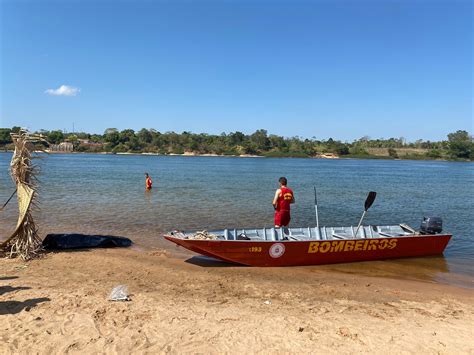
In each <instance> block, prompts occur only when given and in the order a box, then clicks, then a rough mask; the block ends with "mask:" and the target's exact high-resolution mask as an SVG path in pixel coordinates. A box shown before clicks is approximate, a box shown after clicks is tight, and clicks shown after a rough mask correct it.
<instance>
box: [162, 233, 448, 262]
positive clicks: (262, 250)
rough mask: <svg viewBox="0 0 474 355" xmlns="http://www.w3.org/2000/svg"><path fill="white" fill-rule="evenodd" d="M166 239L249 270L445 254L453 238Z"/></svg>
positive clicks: (446, 235) (420, 236) (169, 237)
mask: <svg viewBox="0 0 474 355" xmlns="http://www.w3.org/2000/svg"><path fill="white" fill-rule="evenodd" d="M165 238H166V239H167V240H169V241H171V242H173V243H176V244H177V245H180V246H182V247H184V248H186V249H189V250H191V251H193V252H196V253H199V254H202V255H205V256H210V257H213V258H216V259H220V260H223V261H227V262H231V263H236V264H242V265H248V266H299V265H322V264H336V263H349V262H357V261H369V260H383V259H395V258H407V257H421V256H429V255H439V254H442V253H443V251H444V249H445V248H446V246H447V245H448V242H449V240H450V239H451V235H449V234H444V235H413V236H408V237H407V236H403V237H400V238H374V239H350V240H317V241H315V240H305V241H236V240H195V239H181V238H176V237H173V236H171V235H165Z"/></svg>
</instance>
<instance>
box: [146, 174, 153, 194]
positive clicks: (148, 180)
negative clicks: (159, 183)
mask: <svg viewBox="0 0 474 355" xmlns="http://www.w3.org/2000/svg"><path fill="white" fill-rule="evenodd" d="M152 185H153V181H151V177H150V175H148V173H145V189H147V190H151V188H152Z"/></svg>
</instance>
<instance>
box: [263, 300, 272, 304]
mask: <svg viewBox="0 0 474 355" xmlns="http://www.w3.org/2000/svg"><path fill="white" fill-rule="evenodd" d="M263 303H264V304H272V301H270V300H266V301H265V302H263Z"/></svg>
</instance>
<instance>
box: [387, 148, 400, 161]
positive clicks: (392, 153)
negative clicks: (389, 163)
mask: <svg viewBox="0 0 474 355" xmlns="http://www.w3.org/2000/svg"><path fill="white" fill-rule="evenodd" d="M388 155H389V156H390V157H392V158H395V159H398V154H397V151H396V150H395V149H393V148H388Z"/></svg>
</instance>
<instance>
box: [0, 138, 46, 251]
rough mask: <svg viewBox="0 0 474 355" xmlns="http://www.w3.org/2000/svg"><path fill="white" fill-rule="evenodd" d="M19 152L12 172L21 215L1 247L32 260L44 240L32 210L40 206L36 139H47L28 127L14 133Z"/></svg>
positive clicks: (16, 153) (16, 154)
mask: <svg viewBox="0 0 474 355" xmlns="http://www.w3.org/2000/svg"><path fill="white" fill-rule="evenodd" d="M11 136H12V140H13V144H14V145H15V152H14V153H13V157H12V160H11V162H10V175H11V178H12V180H13V181H14V183H15V185H16V188H17V197H18V207H19V216H18V223H17V226H16V229H15V231H14V232H13V234H12V235H11V237H10V238H8V239H7V240H6V241H4V242H3V243H1V244H0V249H2V250H3V251H4V252H5V253H7V254H8V256H10V257H21V258H22V259H24V260H30V259H32V258H34V257H37V256H39V253H40V252H41V250H42V242H41V239H40V237H39V236H38V228H37V227H36V224H35V221H34V219H33V214H32V211H33V209H34V208H35V207H37V197H38V194H37V179H36V176H37V174H38V170H37V167H36V166H35V165H34V164H33V162H32V159H33V156H32V153H33V152H34V150H35V147H34V143H35V142H38V141H45V140H44V139H43V138H42V137H41V136H39V135H32V134H30V133H29V132H28V131H26V130H20V131H19V132H18V133H15V134H12V135H11Z"/></svg>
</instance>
